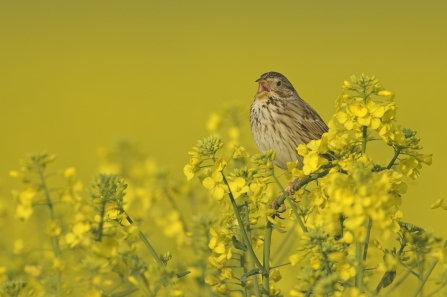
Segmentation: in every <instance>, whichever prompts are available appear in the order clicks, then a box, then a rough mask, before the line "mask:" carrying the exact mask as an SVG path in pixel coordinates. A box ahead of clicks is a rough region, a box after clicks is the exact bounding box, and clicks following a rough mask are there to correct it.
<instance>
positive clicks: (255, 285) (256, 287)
mask: <svg viewBox="0 0 447 297" xmlns="http://www.w3.org/2000/svg"><path fill="white" fill-rule="evenodd" d="M245 211H246V212H247V214H246V216H245V223H246V225H247V226H249V224H250V217H249V215H248V214H249V208H248V205H245ZM247 235H248V237H249V238H251V232H250V229H249V230H247ZM249 244H250V243H249V242H245V245H246V246H248V245H249ZM248 256H249V257H250V270H252V269H255V268H256V264H255V259H253V256H252V255H251V254H250V253H249V254H248ZM253 289H254V291H255V295H256V297H260V296H261V291H260V290H259V284H258V276H257V275H256V274H255V275H254V276H253Z"/></svg>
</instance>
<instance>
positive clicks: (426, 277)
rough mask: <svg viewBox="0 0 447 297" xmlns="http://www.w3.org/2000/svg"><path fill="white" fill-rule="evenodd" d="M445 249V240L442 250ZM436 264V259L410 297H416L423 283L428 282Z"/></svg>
mask: <svg viewBox="0 0 447 297" xmlns="http://www.w3.org/2000/svg"><path fill="white" fill-rule="evenodd" d="M446 247H447V240H446V241H445V242H444V244H443V245H442V248H443V249H445V248H446ZM436 264H438V259H435V260H434V261H433V262H432V263H431V265H430V267H429V268H428V270H427V272H426V273H425V275H424V278H423V279H422V280H421V281H420V282H419V285H418V287H417V288H416V290H415V291H414V293H413V295H411V296H412V297H416V296H417V295H418V294H419V293H420V292H421V290H422V288H423V287H424V285H425V283H426V282H427V280H428V277H429V276H430V274H431V273H432V272H433V269H435V266H436Z"/></svg>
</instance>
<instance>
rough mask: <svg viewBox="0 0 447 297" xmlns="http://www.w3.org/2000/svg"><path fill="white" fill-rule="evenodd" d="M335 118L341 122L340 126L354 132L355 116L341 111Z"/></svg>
mask: <svg viewBox="0 0 447 297" xmlns="http://www.w3.org/2000/svg"><path fill="white" fill-rule="evenodd" d="M335 118H336V119H337V120H338V121H339V122H340V124H343V126H344V127H345V128H346V129H347V130H352V129H353V128H354V120H355V116H354V115H352V114H349V113H346V112H343V111H339V112H337V113H336V114H335Z"/></svg>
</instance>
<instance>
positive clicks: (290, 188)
mask: <svg viewBox="0 0 447 297" xmlns="http://www.w3.org/2000/svg"><path fill="white" fill-rule="evenodd" d="M300 180H301V179H299V178H297V177H293V178H292V180H291V181H290V183H289V185H288V186H287V187H286V188H285V192H286V194H287V195H289V197H290V199H292V200H293V201H296V200H295V198H294V197H293V196H294V194H295V192H296V191H295V189H294V187H295V185H296V184H297V183H299V182H300ZM279 197H281V195H279V196H278V197H276V198H275V199H273V200H272V204H271V205H270V207H271V208H272V209H273V210H275V215H276V216H277V217H279V218H281V217H280V216H279V213H283V212H285V211H286V205H285V203H284V202H283V203H282V204H281V208H279V207H280V206H279V205H278V199H279Z"/></svg>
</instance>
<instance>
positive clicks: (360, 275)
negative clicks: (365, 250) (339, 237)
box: [355, 241, 363, 293]
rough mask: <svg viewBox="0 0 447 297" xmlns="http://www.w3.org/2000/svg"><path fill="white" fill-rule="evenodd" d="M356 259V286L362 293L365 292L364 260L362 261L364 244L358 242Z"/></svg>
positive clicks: (356, 244)
mask: <svg viewBox="0 0 447 297" xmlns="http://www.w3.org/2000/svg"><path fill="white" fill-rule="evenodd" d="M355 259H356V262H357V263H356V264H357V265H356V272H357V273H356V275H355V286H356V287H357V288H358V289H359V291H360V293H362V292H363V262H362V261H363V260H362V243H361V242H360V241H357V242H356V243H355Z"/></svg>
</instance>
